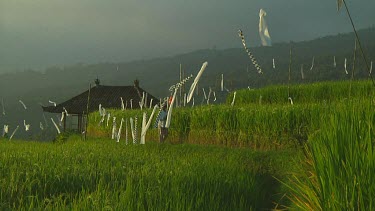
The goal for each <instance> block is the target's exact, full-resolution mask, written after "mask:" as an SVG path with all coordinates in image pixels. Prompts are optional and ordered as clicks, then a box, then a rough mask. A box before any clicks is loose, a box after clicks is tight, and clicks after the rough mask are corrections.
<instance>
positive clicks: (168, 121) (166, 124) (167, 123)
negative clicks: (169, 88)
mask: <svg viewBox="0 0 375 211" xmlns="http://www.w3.org/2000/svg"><path fill="white" fill-rule="evenodd" d="M177 90H178V89H177V88H176V89H175V90H174V94H173V97H172V102H171V105H170V106H169V109H168V114H167V120H166V121H165V127H166V128H169V125H170V124H171V119H172V110H173V104H174V102H175V100H176V93H177Z"/></svg>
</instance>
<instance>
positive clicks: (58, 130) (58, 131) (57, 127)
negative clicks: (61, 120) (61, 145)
mask: <svg viewBox="0 0 375 211" xmlns="http://www.w3.org/2000/svg"><path fill="white" fill-rule="evenodd" d="M51 121H52V123H53V125H55V128H56V130H57V133H58V134H60V133H61V132H60V129H59V126H57V124H56V122H55V120H53V118H51Z"/></svg>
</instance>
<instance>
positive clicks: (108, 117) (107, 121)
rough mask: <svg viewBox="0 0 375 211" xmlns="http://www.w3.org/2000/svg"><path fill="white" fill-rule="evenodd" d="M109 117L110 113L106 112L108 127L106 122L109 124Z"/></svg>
mask: <svg viewBox="0 0 375 211" xmlns="http://www.w3.org/2000/svg"><path fill="white" fill-rule="evenodd" d="M110 118H111V113H108V114H107V127H108V124H109V119H110Z"/></svg>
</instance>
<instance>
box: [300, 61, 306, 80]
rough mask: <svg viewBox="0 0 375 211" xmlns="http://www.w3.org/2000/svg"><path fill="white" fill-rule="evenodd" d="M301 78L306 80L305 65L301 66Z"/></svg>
mask: <svg viewBox="0 0 375 211" xmlns="http://www.w3.org/2000/svg"><path fill="white" fill-rule="evenodd" d="M301 78H302V80H303V79H305V74H304V73H303V64H302V65H301Z"/></svg>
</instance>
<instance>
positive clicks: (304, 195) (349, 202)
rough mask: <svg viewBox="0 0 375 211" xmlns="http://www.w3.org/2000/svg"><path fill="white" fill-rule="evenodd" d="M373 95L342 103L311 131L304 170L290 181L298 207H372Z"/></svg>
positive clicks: (374, 191)
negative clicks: (319, 125)
mask: <svg viewBox="0 0 375 211" xmlns="http://www.w3.org/2000/svg"><path fill="white" fill-rule="evenodd" d="M373 107H374V104H373V103H372V102H371V101H365V102H362V104H361V106H359V105H358V104H356V103H349V105H345V106H342V107H341V108H340V109H337V110H336V112H334V113H332V114H331V115H330V117H329V118H327V120H326V122H325V124H323V125H322V128H321V130H320V131H318V132H317V133H314V134H311V135H310V140H309V143H308V145H307V151H308V157H307V159H308V160H307V162H306V166H305V169H303V171H302V172H305V173H303V174H301V175H294V176H293V178H292V181H293V183H292V185H291V186H290V188H291V190H292V191H293V194H292V196H291V200H292V201H293V204H294V206H293V207H294V208H296V209H299V210H373V209H374V206H375V198H374V196H375V186H374V184H373V178H374V177H375V153H374V150H375V149H374V138H375V130H374V123H375V115H374V112H373Z"/></svg>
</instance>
